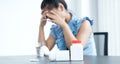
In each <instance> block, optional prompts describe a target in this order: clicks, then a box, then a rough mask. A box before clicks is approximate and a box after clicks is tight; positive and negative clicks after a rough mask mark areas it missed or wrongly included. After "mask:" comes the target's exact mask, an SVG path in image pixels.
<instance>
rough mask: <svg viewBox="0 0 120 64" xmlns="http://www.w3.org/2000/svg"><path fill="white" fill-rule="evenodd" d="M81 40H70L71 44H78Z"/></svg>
mask: <svg viewBox="0 0 120 64" xmlns="http://www.w3.org/2000/svg"><path fill="white" fill-rule="evenodd" d="M80 43H81V40H72V44H80Z"/></svg>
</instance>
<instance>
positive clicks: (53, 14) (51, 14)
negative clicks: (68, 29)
mask: <svg viewBox="0 0 120 64" xmlns="http://www.w3.org/2000/svg"><path fill="white" fill-rule="evenodd" d="M47 17H49V18H50V19H51V21H52V22H53V23H56V24H58V25H59V26H61V27H62V26H63V25H64V24H66V22H65V17H63V16H60V15H59V14H58V13H56V12H55V11H53V10H52V11H49V12H48V13H47Z"/></svg>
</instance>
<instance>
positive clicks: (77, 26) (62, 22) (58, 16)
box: [38, 0, 96, 55]
mask: <svg viewBox="0 0 120 64" xmlns="http://www.w3.org/2000/svg"><path fill="white" fill-rule="evenodd" d="M41 10H42V12H41V15H42V17H41V20H40V27H39V39H38V42H39V43H41V44H42V45H43V44H44V45H46V46H47V47H48V49H49V50H51V49H52V48H53V46H54V45H55V44H57V46H58V48H59V49H60V50H67V49H70V46H71V42H72V40H81V41H82V42H81V43H82V46H83V47H84V50H83V51H84V52H83V53H84V55H96V48H95V42H94V38H93V33H92V27H91V26H92V25H93V21H92V20H90V19H89V18H88V17H84V18H78V17H76V16H75V15H73V14H72V13H71V12H69V11H68V10H67V4H66V2H65V1H64V0H43V1H42V3H41ZM47 18H49V19H50V20H51V22H53V23H55V24H54V25H52V27H51V29H50V30H51V32H50V35H49V37H48V39H47V40H45V36H44V26H45V24H46V20H47Z"/></svg>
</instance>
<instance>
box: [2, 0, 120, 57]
mask: <svg viewBox="0 0 120 64" xmlns="http://www.w3.org/2000/svg"><path fill="white" fill-rule="evenodd" d="M41 1H42V0H0V56H9V55H33V54H36V49H35V46H36V44H37V41H38V31H39V23H40V17H41V15H40V13H41V10H40V4H41ZM66 2H67V4H68V8H69V10H70V11H72V12H73V13H74V14H76V15H77V16H78V17H81V18H82V17H85V16H88V17H90V18H93V19H94V25H93V31H94V32H108V34H109V38H108V43H109V44H108V55H109V56H120V33H119V32H120V28H119V27H120V25H119V24H120V20H119V18H120V12H119V11H120V4H119V3H120V0H66ZM51 24H52V23H50V22H48V23H47V25H46V26H45V36H46V38H47V37H48V35H49V31H50V30H49V28H50V27H51Z"/></svg>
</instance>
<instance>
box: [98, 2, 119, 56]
mask: <svg viewBox="0 0 120 64" xmlns="http://www.w3.org/2000/svg"><path fill="white" fill-rule="evenodd" d="M98 24H99V31H107V32H108V33H109V39H108V47H109V48H108V54H109V55H110V56H120V28H119V27H120V0H98Z"/></svg>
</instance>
